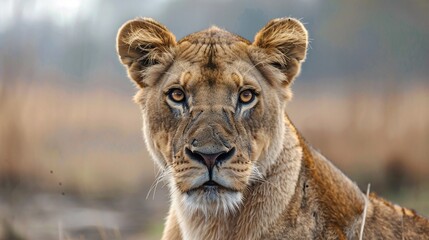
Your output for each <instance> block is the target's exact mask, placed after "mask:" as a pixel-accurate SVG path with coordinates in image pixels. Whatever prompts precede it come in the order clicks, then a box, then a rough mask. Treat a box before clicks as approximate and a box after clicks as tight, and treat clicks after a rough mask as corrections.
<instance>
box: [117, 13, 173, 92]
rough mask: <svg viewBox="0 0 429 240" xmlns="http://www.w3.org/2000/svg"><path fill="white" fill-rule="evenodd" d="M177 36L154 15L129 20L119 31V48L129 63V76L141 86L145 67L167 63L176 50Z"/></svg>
mask: <svg viewBox="0 0 429 240" xmlns="http://www.w3.org/2000/svg"><path fill="white" fill-rule="evenodd" d="M175 45H176V38H175V37H174V35H173V34H172V33H171V32H170V31H169V30H168V29H167V28H166V27H164V26H163V25H161V24H159V23H158V22H156V21H155V20H153V19H150V18H138V19H134V20H131V21H128V22H126V23H125V24H124V25H123V26H122V27H121V28H120V29H119V31H118V36H117V39H116V50H117V52H118V55H119V58H120V61H121V62H122V64H124V65H125V66H126V67H127V70H128V75H129V77H130V78H131V79H132V80H134V81H135V82H136V83H137V84H138V85H139V86H140V87H144V86H145V83H144V82H143V78H144V72H145V70H146V69H147V68H148V67H150V66H153V65H156V64H159V63H164V62H165V61H166V60H167V59H168V58H169V57H170V58H171V56H172V53H173V47H174V46H175Z"/></svg>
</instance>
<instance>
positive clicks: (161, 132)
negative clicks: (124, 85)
mask: <svg viewBox="0 0 429 240" xmlns="http://www.w3.org/2000/svg"><path fill="white" fill-rule="evenodd" d="M307 46H308V35H307V31H306V29H305V28H304V26H303V25H302V24H301V23H300V22H299V21H298V20H296V19H290V18H288V19H287V18H282V19H274V20H272V21H270V22H269V23H268V24H267V25H266V26H265V27H264V28H263V29H261V30H260V31H259V32H258V33H257V34H256V36H255V40H254V42H253V43H251V42H249V41H248V40H246V39H244V38H242V37H240V36H238V35H234V34H231V33H229V32H227V31H225V30H222V29H219V28H217V27H212V28H209V29H207V30H204V31H201V32H197V33H194V34H191V35H189V36H187V37H185V38H184V39H182V40H180V41H178V42H176V40H175V37H174V35H173V34H172V33H171V32H169V31H168V29H167V28H166V27H164V26H163V25H161V24H159V23H157V22H156V21H154V20H152V19H148V18H144V19H135V20H132V21H129V22H127V23H126V24H124V26H123V27H122V28H121V29H120V30H119V33H118V38H117V51H118V54H119V57H120V60H121V62H122V63H123V64H124V65H125V66H126V67H127V70H128V75H129V77H130V78H131V79H132V80H133V81H134V82H135V83H136V84H137V86H138V87H139V92H138V93H137V95H136V96H135V100H136V102H137V103H138V104H139V105H140V106H141V110H142V115H143V133H144V136H145V139H146V143H147V146H148V149H149V151H150V153H151V155H152V156H153V158H154V159H155V161H156V162H157V163H158V165H159V166H160V168H161V169H162V171H164V176H166V181H167V182H168V185H169V188H170V192H171V198H172V199H171V206H170V210H169V214H168V217H167V221H166V225H165V229H164V235H163V239H358V238H359V231H360V227H361V223H362V217H363V211H364V206H365V201H366V199H365V198H366V196H365V195H364V194H363V193H362V192H361V191H360V190H359V189H358V187H357V186H356V185H355V184H354V183H353V182H352V181H351V180H350V179H348V178H347V177H346V176H345V175H344V174H343V173H342V172H341V171H340V170H338V169H337V168H336V167H335V166H333V165H332V164H331V163H330V162H329V161H328V160H327V159H325V158H324V157H323V156H322V155H321V154H320V153H319V152H317V151H316V150H314V149H313V148H311V147H310V145H309V144H308V143H307V142H306V141H305V140H304V138H303V137H302V136H301V135H300V133H299V132H298V131H297V129H296V128H295V127H294V125H293V124H292V122H291V121H290V119H289V117H288V116H287V114H286V102H287V101H288V100H290V99H291V96H292V95H291V91H290V86H291V84H292V82H293V80H294V78H295V77H296V76H297V75H298V74H299V72H300V67H301V63H302V62H303V61H304V60H305V56H306V50H307ZM172 89H179V90H181V91H183V94H184V95H185V99H186V101H184V102H179V103H178V102H175V101H173V100H172V99H171V98H170V97H169V94H170V93H171V90H172ZM243 89H251V91H252V93H253V94H254V98H252V99H253V100H252V101H251V102H249V103H248V104H247V103H246V104H244V103H242V102H240V101H239V94H240V93H241V92H242V91H243ZM303 111H305V110H303ZM206 146H209V147H211V148H219V149H227V150H225V152H227V151H229V152H228V153H231V155H230V156H229V159H228V160H227V161H225V162H222V163H217V165H216V168H213V169H212V170H213V171H212V175H211V176H210V175H209V174H208V173H207V172H208V168H206V167H205V166H204V164H202V162H201V161H196V160H195V159H193V158H192V154H190V153H189V151H191V150H189V149H190V148H191V149H192V147H195V148H202V147H206ZM231 149H233V150H234V151H232V150H231ZM187 151H188V152H187ZM209 178H213V179H212V180H214V181H215V182H217V183H219V184H220V185H221V186H223V187H225V188H222V187H216V188H204V187H202V184H203V182H205V181H208V180H209ZM202 189H204V190H202ZM206 189H209V190H210V189H215V190H213V191H211V190H210V191H208V190H207V191H206ZM213 196H215V197H213ZM368 200H369V201H368V206H367V213H366V218H365V228H364V232H363V238H364V239H429V221H428V220H427V219H425V218H423V217H421V216H419V215H417V214H416V213H415V212H414V211H411V210H408V209H405V208H402V207H399V206H397V205H393V204H391V203H389V202H387V201H385V200H383V199H381V198H379V197H377V196H375V195H374V194H371V195H370V197H369V199H368Z"/></svg>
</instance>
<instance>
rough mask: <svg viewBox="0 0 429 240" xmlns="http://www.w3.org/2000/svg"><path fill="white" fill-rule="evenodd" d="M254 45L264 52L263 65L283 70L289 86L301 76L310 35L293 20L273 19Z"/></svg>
mask: <svg viewBox="0 0 429 240" xmlns="http://www.w3.org/2000/svg"><path fill="white" fill-rule="evenodd" d="M253 45H254V46H256V47H258V48H260V49H262V50H264V52H265V53H266V54H264V55H265V56H264V57H263V58H264V59H259V60H258V61H262V62H263V63H266V64H270V65H272V66H274V67H276V68H278V69H279V70H281V71H282V72H283V73H284V74H285V76H286V79H285V83H286V84H287V85H289V84H290V83H291V82H292V81H293V79H294V78H295V77H296V76H297V75H298V74H299V72H300V68H301V63H302V62H303V61H304V60H305V55H306V52H307V45H308V34H307V30H306V29H305V27H304V25H303V24H302V23H301V22H300V21H298V20H297V19H293V18H277V19H273V20H271V21H270V22H268V23H267V25H265V27H263V28H262V29H261V30H260V31H259V32H258V33H257V34H256V36H255V41H254V42H253Z"/></svg>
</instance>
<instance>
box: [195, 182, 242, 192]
mask: <svg viewBox="0 0 429 240" xmlns="http://www.w3.org/2000/svg"><path fill="white" fill-rule="evenodd" d="M195 192H200V193H205V192H217V193H222V192H236V190H235V189H232V188H228V187H225V186H223V185H221V184H219V183H217V182H215V181H213V180H209V181H207V182H205V183H203V184H202V185H200V186H198V187H195V188H192V189H190V190H189V191H188V192H187V193H188V194H192V193H195Z"/></svg>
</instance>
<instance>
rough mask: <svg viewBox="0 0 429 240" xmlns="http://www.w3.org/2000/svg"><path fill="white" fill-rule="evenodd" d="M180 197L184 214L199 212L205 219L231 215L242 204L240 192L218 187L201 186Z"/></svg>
mask: <svg viewBox="0 0 429 240" xmlns="http://www.w3.org/2000/svg"><path fill="white" fill-rule="evenodd" d="M181 195H182V201H181V202H182V204H183V206H184V207H185V212H187V213H189V214H195V213H198V212H199V213H202V214H204V215H205V216H206V217H210V216H218V215H225V216H226V215H229V214H233V213H234V212H236V211H237V210H238V207H239V206H240V204H241V203H242V193H241V192H239V191H235V190H231V189H227V188H224V187H222V186H219V185H213V186H211V185H209V186H207V185H203V186H201V187H198V188H195V189H191V190H189V191H187V192H185V193H182V194H181Z"/></svg>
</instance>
